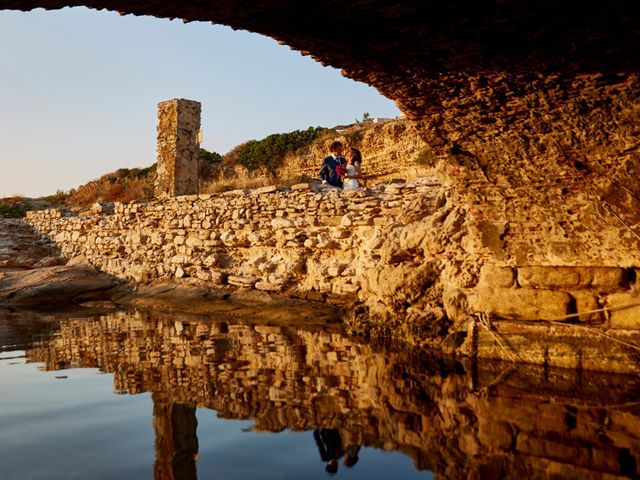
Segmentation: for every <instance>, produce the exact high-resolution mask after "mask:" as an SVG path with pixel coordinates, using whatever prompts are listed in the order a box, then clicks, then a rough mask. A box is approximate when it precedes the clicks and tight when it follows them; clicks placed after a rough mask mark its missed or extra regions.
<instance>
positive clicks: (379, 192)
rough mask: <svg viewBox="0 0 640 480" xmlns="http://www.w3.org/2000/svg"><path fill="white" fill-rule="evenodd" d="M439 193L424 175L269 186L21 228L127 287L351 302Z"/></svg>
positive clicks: (51, 216) (59, 216)
mask: <svg viewBox="0 0 640 480" xmlns="http://www.w3.org/2000/svg"><path fill="white" fill-rule="evenodd" d="M439 189H440V186H439V185H438V184H437V183H435V181H434V180H433V179H432V178H426V179H423V180H422V181H419V182H415V183H412V184H390V185H386V186H380V187H377V188H375V189H371V190H368V191H364V190H362V191H354V192H341V191H339V190H337V189H333V188H311V185H310V184H298V185H294V186H293V187H292V188H291V190H289V191H279V190H278V189H277V187H275V186H270V187H264V188H260V189H256V190H252V191H249V190H235V191H231V192H226V193H223V194H216V195H192V196H180V197H176V198H174V199H166V200H158V201H153V202H149V203H129V204H124V203H120V204H116V205H115V207H113V208H112V207H111V206H107V207H104V208H103V207H99V206H98V207H97V208H96V210H95V211H96V212H97V211H98V210H100V209H102V211H103V212H106V213H97V214H96V215H94V216H90V217H78V216H65V212H63V211H59V210H48V211H40V212H29V214H28V221H29V222H30V223H31V224H32V225H33V226H35V227H36V229H37V230H38V231H40V232H41V233H42V234H43V235H44V236H46V237H48V238H51V239H52V240H53V241H54V242H55V243H56V244H57V245H59V247H60V249H61V252H62V254H63V255H65V256H66V257H68V258H71V257H75V256H85V257H86V258H87V259H88V260H89V262H90V263H92V264H93V265H95V266H96V267H98V268H100V269H101V270H103V271H105V272H108V273H111V274H113V275H116V276H118V277H120V278H124V279H127V280H131V281H134V282H146V281H150V280H156V279H175V278H178V279H181V278H185V279H186V278H189V279H191V280H194V281H196V282H198V283H200V282H201V283H204V284H206V285H213V286H224V285H230V286H234V287H239V288H256V289H259V290H265V291H274V292H280V291H284V290H287V291H289V290H291V291H292V292H294V293H295V294H296V295H302V296H304V297H305V298H306V297H308V296H310V297H311V298H314V299H324V298H325V297H326V296H331V297H335V298H341V297H344V296H346V297H355V296H356V295H357V293H358V292H359V291H360V289H361V287H362V282H361V279H362V278H361V277H362V272H363V271H364V270H365V269H368V268H371V267H372V266H373V265H376V264H378V263H379V261H380V254H379V250H380V247H381V246H382V244H383V240H384V237H383V235H382V232H383V230H384V229H386V228H389V227H390V226H393V225H394V224H396V223H398V222H400V221H403V222H410V221H415V220H417V219H419V218H421V217H424V216H426V215H429V214H430V213H431V211H432V210H433V205H434V201H435V196H436V194H437V193H438V192H439ZM111 210H112V213H110V212H111ZM67 214H68V213H67ZM400 219H402V220H400Z"/></svg>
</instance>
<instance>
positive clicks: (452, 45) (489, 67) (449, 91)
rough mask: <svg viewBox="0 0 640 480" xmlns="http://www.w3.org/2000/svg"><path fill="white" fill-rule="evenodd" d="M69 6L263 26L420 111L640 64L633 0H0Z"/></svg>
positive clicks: (24, 6) (12, 4) (9, 5)
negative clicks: (485, 91)
mask: <svg viewBox="0 0 640 480" xmlns="http://www.w3.org/2000/svg"><path fill="white" fill-rule="evenodd" d="M67 6H69V7H71V6H86V7H89V8H95V9H109V10H113V11H117V12H120V13H121V14H134V15H152V16H155V17H160V18H181V19H183V20H184V21H209V22H214V23H221V24H225V25H228V26H230V27H232V28H234V29H246V30H249V31H253V32H257V33H261V34H264V35H267V36H270V37H273V38H274V39H276V40H278V41H279V42H281V43H285V44H287V45H289V46H291V47H292V48H293V49H296V50H299V51H300V52H302V53H303V54H309V55H312V56H313V58H315V59H316V60H318V61H320V62H321V63H323V64H326V65H331V66H333V67H336V68H341V69H342V70H343V73H344V74H345V75H346V76H348V77H351V78H353V79H355V80H359V81H363V82H365V83H367V84H369V85H372V86H374V87H376V88H377V89H378V90H379V91H380V92H381V93H382V94H384V95H386V96H387V97H389V98H391V99H393V100H396V101H397V102H398V105H399V106H400V107H401V108H402V109H403V110H404V111H405V112H406V113H407V114H408V115H409V116H410V117H411V118H414V119H417V118H420V117H423V116H425V115H428V114H429V113H431V112H432V111H433V109H434V108H436V109H437V108H438V107H442V98H443V97H447V96H456V95H464V94H465V92H464V90H465V88H464V84H465V83H466V82H467V81H468V78H469V76H472V77H476V76H477V77H480V78H482V77H485V76H488V77H495V76H496V75H498V77H499V76H500V74H502V73H505V74H508V75H510V76H511V81H514V75H515V76H516V77H517V78H519V79H521V80H522V81H528V79H530V78H531V76H532V75H533V76H539V75H562V76H573V75H576V74H584V73H602V74H603V75H605V76H607V77H609V76H612V75H613V76H614V77H617V76H619V75H625V74H630V73H635V72H637V71H638V69H639V68H638V67H639V66H640V60H638V58H637V57H638V56H637V55H636V53H635V49H636V46H637V45H638V44H639V43H640V27H639V25H640V21H639V20H640V14H639V12H638V8H637V7H636V5H635V2H632V1H630V0H621V1H617V2H613V4H608V5H604V4H603V3H602V2H596V1H593V0H587V1H582V2H574V1H563V0H543V1H532V0H511V1H496V0H493V1H488V0H487V1H476V2H466V1H461V0H451V1H448V2H442V1H437V2H436V1H423V0H411V1H402V2H401V1H397V0H388V1H385V0H375V1H374V0H354V1H352V2H335V1H323V2H320V1H315V2H311V3H304V4H302V3H300V2H296V1H293V0H279V1H276V2H274V1H269V2H255V1H250V0H238V1H234V2H228V1H208V2H201V1H184V2H177V1H124V0H82V1H77V0H60V1H57V0H8V1H4V2H2V4H0V8H3V9H17V10H30V9H33V8H38V7H42V8H45V9H58V8H63V7H67ZM460 80H463V81H462V82H461V81H460ZM596 80H597V79H596ZM596 80H594V81H596ZM600 81H602V78H600ZM447 85H449V86H451V87H453V88H445V87H446V86H447ZM460 90H462V91H460Z"/></svg>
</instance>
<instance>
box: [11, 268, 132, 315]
mask: <svg viewBox="0 0 640 480" xmlns="http://www.w3.org/2000/svg"><path fill="white" fill-rule="evenodd" d="M119 283H120V282H119V281H118V280H117V279H116V278H114V277H112V276H111V275H107V274H104V273H100V272H98V271H97V270H96V269H94V268H93V267H91V266H88V265H58V266H53V267H43V268H36V269H32V270H14V271H0V305H4V306H34V307H35V306H37V307H43V306H57V307H64V306H68V305H72V304H79V303H83V302H87V301H100V300H108V299H110V298H111V296H112V295H113V293H114V289H115V288H116V287H117V286H118V285H119Z"/></svg>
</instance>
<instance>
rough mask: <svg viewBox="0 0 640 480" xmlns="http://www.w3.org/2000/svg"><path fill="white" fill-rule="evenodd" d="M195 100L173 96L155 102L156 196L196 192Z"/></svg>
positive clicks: (197, 111) (197, 120)
mask: <svg viewBox="0 0 640 480" xmlns="http://www.w3.org/2000/svg"><path fill="white" fill-rule="evenodd" d="M200 111H201V106H200V103H199V102H195V101H193V100H184V99H174V100H167V101H164V102H160V103H159V104H158V170H157V177H156V189H155V192H156V197H175V196H178V195H191V194H196V193H198V185H199V177H198V162H199V158H200V146H199V143H198V132H199V131H200Z"/></svg>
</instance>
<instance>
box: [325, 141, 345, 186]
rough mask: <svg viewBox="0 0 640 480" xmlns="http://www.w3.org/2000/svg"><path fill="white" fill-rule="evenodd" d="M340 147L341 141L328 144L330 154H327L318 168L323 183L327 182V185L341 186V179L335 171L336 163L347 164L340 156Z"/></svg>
mask: <svg viewBox="0 0 640 480" xmlns="http://www.w3.org/2000/svg"><path fill="white" fill-rule="evenodd" d="M342 148H343V146H342V143H341V142H338V141H336V142H333V143H332V144H331V145H330V146H329V151H330V152H331V155H329V156H328V157H326V158H325V159H324V160H323V161H322V167H321V168H320V178H321V179H322V183H323V184H327V183H328V184H329V185H333V186H334V187H340V188H342V179H341V178H340V175H338V172H337V171H336V170H337V168H338V165H344V166H345V167H346V165H347V161H346V160H345V159H344V157H343V156H342ZM345 167H343V168H345Z"/></svg>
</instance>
